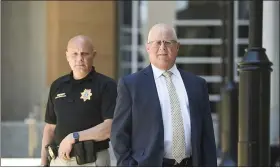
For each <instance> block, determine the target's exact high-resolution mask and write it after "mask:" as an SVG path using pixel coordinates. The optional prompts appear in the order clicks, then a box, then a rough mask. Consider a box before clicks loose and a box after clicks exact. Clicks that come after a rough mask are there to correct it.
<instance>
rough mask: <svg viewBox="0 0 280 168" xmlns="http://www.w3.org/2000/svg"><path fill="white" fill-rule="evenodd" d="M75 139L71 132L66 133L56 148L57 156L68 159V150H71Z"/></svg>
mask: <svg viewBox="0 0 280 168" xmlns="http://www.w3.org/2000/svg"><path fill="white" fill-rule="evenodd" d="M74 142H75V140H74V138H73V135H72V133H71V134H68V135H67V136H66V137H65V138H64V139H63V140H62V141H61V143H60V145H59V149H58V156H59V158H61V159H64V160H67V159H70V152H71V150H72V145H73V144H74Z"/></svg>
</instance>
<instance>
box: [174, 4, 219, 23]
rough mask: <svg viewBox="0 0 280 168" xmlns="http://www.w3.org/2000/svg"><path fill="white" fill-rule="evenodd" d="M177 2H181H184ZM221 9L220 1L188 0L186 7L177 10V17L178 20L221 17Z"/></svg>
mask: <svg viewBox="0 0 280 168" xmlns="http://www.w3.org/2000/svg"><path fill="white" fill-rule="evenodd" d="M177 3H179V4H180V3H182V2H177ZM179 4H178V6H179ZM221 11H222V10H221V3H220V2H219V1H206V0H199V1H187V2H186V5H185V8H183V9H180V10H177V12H176V18H177V19H178V20H185V19H221V18H222V15H221Z"/></svg>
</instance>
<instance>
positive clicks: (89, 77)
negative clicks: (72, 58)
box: [65, 66, 96, 83]
mask: <svg viewBox="0 0 280 168" xmlns="http://www.w3.org/2000/svg"><path fill="white" fill-rule="evenodd" d="M95 72H96V71H95V67H94V66H92V68H91V71H90V72H89V73H88V74H87V75H86V76H85V77H84V78H82V79H79V80H75V79H74V78H73V71H71V72H70V74H69V75H68V77H67V78H65V82H74V83H76V82H77V83H80V82H83V81H86V80H92V79H93V78H94V75H95Z"/></svg>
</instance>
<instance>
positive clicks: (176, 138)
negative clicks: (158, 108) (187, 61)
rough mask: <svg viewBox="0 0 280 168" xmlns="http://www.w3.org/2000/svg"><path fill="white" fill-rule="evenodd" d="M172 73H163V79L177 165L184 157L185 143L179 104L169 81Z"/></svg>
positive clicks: (173, 152)
mask: <svg viewBox="0 0 280 168" xmlns="http://www.w3.org/2000/svg"><path fill="white" fill-rule="evenodd" d="M171 75H172V72H170V71H167V72H164V73H163V76H164V77H165V81H166V85H167V90H168V94H169V98H170V105H171V116H172V155H173V157H174V159H175V160H176V162H177V163H180V162H181V161H182V160H183V159H184V158H185V157H186V143H185V133H184V124H183V118H182V114H181V108H180V102H179V98H178V95H177V93H176V89H175V86H174V84H173V82H172V80H171Z"/></svg>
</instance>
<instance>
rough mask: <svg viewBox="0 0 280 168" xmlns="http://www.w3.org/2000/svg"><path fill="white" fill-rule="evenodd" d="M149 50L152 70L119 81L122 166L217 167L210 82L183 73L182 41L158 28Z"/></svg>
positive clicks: (116, 137) (115, 131)
mask: <svg viewBox="0 0 280 168" xmlns="http://www.w3.org/2000/svg"><path fill="white" fill-rule="evenodd" d="M146 50H147V52H148V54H149V59H150V62H151V64H150V65H149V66H148V67H146V68H144V69H143V70H141V71H139V72H137V73H134V74H131V75H128V76H125V77H123V78H122V79H120V81H119V85H118V97H117V103H116V108H115V112H114V119H113V123H112V132H111V142H112V147H113V150H114V152H115V155H116V158H117V165H118V166H144V167H146V166H148V167H150V166H157V167H162V166H163V167H170V166H182V167H192V166H195V167H196V166H206V167H212V166H217V157H216V146H215V139H214V131H213V123H212V118H211V111H210V106H209V104H210V103H209V96H208V91H207V84H206V81H205V80H204V79H202V78H201V77H198V76H196V75H194V74H192V73H190V72H185V71H183V70H181V69H178V68H177V66H176V64H175V60H176V57H177V54H178V50H179V43H178V40H177V35H176V32H175V30H174V28H172V27H171V26H169V25H166V24H156V25H154V26H153V27H152V28H151V30H150V32H149V36H148V41H147V43H146Z"/></svg>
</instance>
